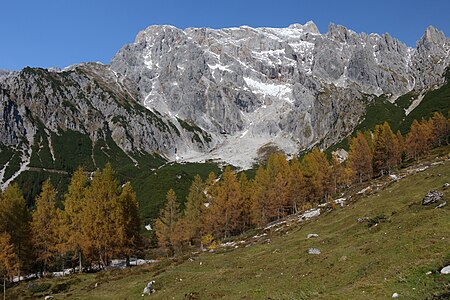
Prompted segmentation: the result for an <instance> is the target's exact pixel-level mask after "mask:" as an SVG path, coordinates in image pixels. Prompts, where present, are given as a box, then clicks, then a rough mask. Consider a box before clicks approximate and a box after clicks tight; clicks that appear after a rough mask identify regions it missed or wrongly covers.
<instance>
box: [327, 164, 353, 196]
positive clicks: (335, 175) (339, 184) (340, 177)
mask: <svg viewBox="0 0 450 300" xmlns="http://www.w3.org/2000/svg"><path fill="white" fill-rule="evenodd" d="M331 179H332V180H331V181H332V187H333V193H334V194H337V193H338V192H339V191H340V190H342V188H343V187H345V186H346V185H349V184H350V182H349V176H348V172H347V170H346V168H345V166H344V163H343V162H340V161H339V160H338V158H337V157H336V155H332V157H331Z"/></svg>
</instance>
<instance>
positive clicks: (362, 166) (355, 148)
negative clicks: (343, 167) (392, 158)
mask: <svg viewBox="0 0 450 300" xmlns="http://www.w3.org/2000/svg"><path fill="white" fill-rule="evenodd" d="M348 165H349V167H350V168H351V170H352V172H353V174H354V175H355V177H356V179H357V181H359V182H360V183H361V182H363V181H365V180H369V179H370V178H372V152H371V151H370V148H369V145H368V144H367V141H366V139H365V138H364V136H363V134H362V133H361V132H359V131H358V133H357V135H356V137H354V138H352V140H351V142H350V149H349V153H348Z"/></svg>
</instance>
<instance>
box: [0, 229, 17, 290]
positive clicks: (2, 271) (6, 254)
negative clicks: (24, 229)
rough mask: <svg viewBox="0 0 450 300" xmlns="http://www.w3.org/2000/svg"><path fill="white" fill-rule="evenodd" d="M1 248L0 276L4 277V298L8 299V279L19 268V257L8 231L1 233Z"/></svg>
mask: <svg viewBox="0 0 450 300" xmlns="http://www.w3.org/2000/svg"><path fill="white" fill-rule="evenodd" d="M0 249H1V251H0V276H1V277H2V278H3V299H6V280H7V279H11V278H12V277H13V276H14V275H15V274H16V271H17V268H19V257H18V256H17V254H16V251H15V250H14V245H13V244H12V242H11V236H10V235H9V234H8V233H7V232H1V233H0Z"/></svg>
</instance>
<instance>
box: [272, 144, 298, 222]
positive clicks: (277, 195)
mask: <svg viewBox="0 0 450 300" xmlns="http://www.w3.org/2000/svg"><path fill="white" fill-rule="evenodd" d="M266 171H267V172H268V175H269V177H270V178H271V179H272V180H271V181H269V185H268V189H269V191H268V193H269V195H270V196H269V200H270V202H269V203H270V206H269V211H270V212H271V213H270V217H272V218H277V219H279V218H280V217H284V216H285V215H286V214H287V213H288V212H289V211H290V210H291V209H292V207H291V201H290V194H289V193H290V191H291V187H290V186H291V179H292V174H291V169H290V167H289V162H288V161H287V159H286V157H285V155H284V154H283V153H282V152H275V153H272V154H271V155H270V156H269V159H268V161H267V167H266Z"/></svg>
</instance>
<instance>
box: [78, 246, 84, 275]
mask: <svg viewBox="0 0 450 300" xmlns="http://www.w3.org/2000/svg"><path fill="white" fill-rule="evenodd" d="M78 268H79V269H78V273H80V274H81V272H83V264H82V259H81V249H78Z"/></svg>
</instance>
